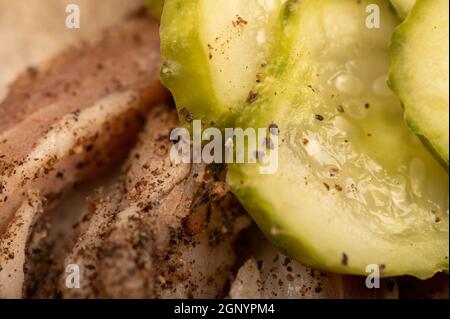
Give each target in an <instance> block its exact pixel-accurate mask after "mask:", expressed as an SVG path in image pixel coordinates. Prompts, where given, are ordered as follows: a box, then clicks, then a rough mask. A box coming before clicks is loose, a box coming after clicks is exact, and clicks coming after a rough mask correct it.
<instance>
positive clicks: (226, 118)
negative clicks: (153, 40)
mask: <svg viewBox="0 0 450 319" xmlns="http://www.w3.org/2000/svg"><path fill="white" fill-rule="evenodd" d="M283 2H285V0H214V1H211V0H166V2H165V6H164V11H163V16H162V20H161V32H160V34H161V51H162V56H163V58H164V65H163V67H162V70H161V79H162V82H163V83H164V84H165V85H166V86H167V87H168V88H169V89H170V91H171V92H172V94H173V97H174V99H175V102H176V105H177V107H178V110H179V111H180V110H182V112H181V113H182V114H180V115H181V116H180V118H181V120H186V117H187V122H189V121H190V120H191V119H192V118H195V119H200V120H202V121H203V122H204V124H205V125H206V126H215V127H219V128H225V127H232V126H233V125H234V122H235V119H236V117H237V115H238V114H239V112H240V110H241V108H242V106H243V103H242V102H243V101H245V99H246V98H247V96H248V93H249V91H250V89H251V88H252V87H253V86H254V84H255V82H256V81H259V80H260V79H259V77H258V74H257V70H258V68H259V66H260V65H261V64H262V63H264V61H265V59H266V56H265V48H266V46H267V44H268V43H269V42H270V41H271V38H270V30H271V28H270V25H271V24H272V21H275V20H276V18H277V16H278V13H279V10H280V8H281V3H283ZM186 114H189V116H186ZM185 122H186V121H185Z"/></svg>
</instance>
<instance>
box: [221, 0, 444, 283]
mask: <svg viewBox="0 0 450 319" xmlns="http://www.w3.org/2000/svg"><path fill="white" fill-rule="evenodd" d="M369 4H377V5H378V6H379V7H380V10H381V28H380V29H368V28H366V27H365V20H366V18H367V14H366V12H365V8H366V6H367V5H369ZM397 23H398V21H397V17H396V16H395V15H394V13H393V12H392V10H391V9H390V6H389V3H388V2H386V1H381V0H377V1H375V0H367V1H364V0H363V1H354V0H303V1H296V0H290V1H288V3H287V4H286V7H285V9H284V11H283V15H282V16H281V22H280V24H279V26H278V28H277V29H278V30H277V34H276V36H275V37H276V41H275V42H276V43H277V44H278V45H277V46H275V47H274V48H273V49H272V50H271V55H270V56H269V59H268V65H267V66H266V67H265V69H264V72H265V76H264V78H265V80H264V81H263V82H262V83H260V84H259V85H257V86H256V88H254V92H255V96H256V99H254V101H253V102H252V103H248V105H247V106H246V107H245V108H244V109H243V111H242V114H241V115H240V116H239V118H238V121H237V124H236V126H237V127H241V128H243V129H245V128H254V129H256V128H265V127H268V126H270V125H272V127H273V126H274V124H276V125H277V126H278V127H279V136H278V143H277V145H278V147H276V149H275V150H277V151H278V170H277V171H276V172H275V173H274V174H265V175H264V174H260V168H261V167H264V166H266V164H263V163H262V162H264V161H265V160H266V159H267V158H266V157H264V156H263V153H262V152H263V151H264V150H262V149H261V147H262V145H260V146H259V148H258V150H256V147H255V146H253V145H247V148H248V149H239V148H238V149H237V150H236V151H237V152H243V151H245V152H246V153H247V152H248V154H250V155H249V156H255V157H257V158H258V159H259V161H260V163H258V164H250V163H248V164H231V165H230V167H229V175H228V182H229V184H230V186H231V189H232V190H233V192H234V193H235V194H236V195H237V196H238V198H239V199H240V201H241V203H242V204H243V205H244V206H245V208H246V209H247V210H248V211H249V213H250V214H251V215H252V217H253V218H254V219H255V221H256V222H257V224H258V225H259V227H260V228H261V229H262V230H263V231H264V233H265V234H266V235H267V236H268V237H269V238H270V239H271V241H272V242H273V243H274V244H275V245H276V246H278V247H279V248H281V249H282V250H283V251H284V252H285V253H287V254H288V255H291V256H292V257H294V258H295V259H296V260H298V261H300V262H302V263H304V264H306V265H308V266H310V267H313V268H318V269H321V270H324V271H330V272H338V273H347V274H358V275H367V273H366V267H367V266H368V265H369V264H377V265H380V266H381V268H380V269H381V270H382V275H383V276H397V275H406V274H408V275H413V276H416V277H419V278H428V277H431V276H432V275H433V274H434V273H436V272H439V271H442V270H447V269H448V249H449V245H448V243H449V242H448V236H449V232H448V230H449V228H448V227H449V225H448V175H447V172H446V171H445V169H444V168H443V167H442V166H440V165H439V164H438V163H437V162H436V161H435V160H434V159H433V157H432V155H431V154H430V153H429V152H428V151H427V150H426V149H425V147H424V146H423V145H422V144H421V143H420V141H419V140H418V138H417V137H416V136H415V135H414V134H413V133H412V132H411V131H410V130H409V129H408V128H407V127H406V125H405V124H404V121H403V117H402V108H401V105H400V103H399V101H398V99H397V98H396V97H395V96H394V94H393V93H392V92H391V91H390V90H389V88H388V87H387V85H386V76H387V72H388V67H389V56H388V42H389V38H390V35H391V34H392V31H393V29H394V27H395V26H396V25H397ZM272 137H273V136H272ZM274 141H276V140H275V139H274ZM264 144H266V145H267V141H265V143H264ZM274 144H275V142H274ZM277 145H275V146H277ZM275 150H274V151H275ZM270 152H272V151H270ZM252 154H254V155H252ZM271 154H272V153H270V155H271ZM256 155H257V156H256Z"/></svg>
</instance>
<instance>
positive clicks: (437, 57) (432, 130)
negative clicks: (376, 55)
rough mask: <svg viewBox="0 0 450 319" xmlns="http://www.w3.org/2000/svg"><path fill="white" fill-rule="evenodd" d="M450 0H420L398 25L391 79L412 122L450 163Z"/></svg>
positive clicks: (444, 159) (415, 129) (419, 133)
mask: <svg viewBox="0 0 450 319" xmlns="http://www.w3.org/2000/svg"><path fill="white" fill-rule="evenodd" d="M448 10H449V2H448V0H433V1H427V0H418V1H417V4H416V5H415V6H414V8H413V10H412V11H411V13H410V15H409V16H408V18H407V19H406V20H405V21H404V22H403V23H402V24H401V25H400V26H399V27H398V28H397V29H396V30H395V32H394V35H393V36H392V42H391V47H390V52H391V58H392V66H391V69H390V77H389V83H390V86H391V87H392V89H393V90H394V91H395V92H396V93H397V95H398V96H399V98H400V100H401V101H402V103H403V106H404V108H405V119H406V121H407V123H408V125H409V127H410V128H411V129H412V130H413V131H414V132H415V133H416V134H418V135H419V136H420V137H421V138H422V139H423V140H424V142H425V144H426V145H428V146H430V147H431V148H432V150H434V152H435V153H436V154H437V155H439V156H440V158H441V159H442V161H443V162H444V163H445V166H447V165H448V153H449V101H448V97H449V92H448V87H449V80H448V72H449V68H448V60H449V58H448V57H449V49H448V46H449V43H448V37H449V34H448V28H449V25H448V16H449V13H448Z"/></svg>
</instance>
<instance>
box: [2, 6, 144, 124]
mask: <svg viewBox="0 0 450 319" xmlns="http://www.w3.org/2000/svg"><path fill="white" fill-rule="evenodd" d="M70 3H73V4H78V5H79V7H80V21H81V22H80V29H67V28H66V26H65V21H66V17H67V15H68V14H67V13H66V12H65V8H66V6H67V4H70ZM142 5H143V0H0V101H1V100H2V99H3V98H4V96H5V94H6V93H7V87H8V85H9V84H10V83H11V82H12V81H13V80H14V79H15V77H16V76H17V75H18V73H20V72H21V71H23V70H24V69H25V68H26V67H27V66H29V65H36V64H39V63H40V62H43V61H45V60H47V59H49V58H50V57H52V56H53V55H55V54H57V53H58V52H59V51H60V50H62V49H64V48H65V47H67V46H68V45H70V44H73V43H76V42H77V41H78V40H79V39H81V38H84V37H87V36H89V35H91V34H93V33H96V32H98V31H99V30H100V29H102V28H103V27H106V26H109V25H112V24H114V23H116V22H117V21H119V20H120V19H122V18H123V17H124V16H126V15H128V14H130V13H132V12H133V11H135V10H137V9H138V8H139V7H140V6H142ZM0 116H1V110H0Z"/></svg>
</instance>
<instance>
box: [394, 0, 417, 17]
mask: <svg viewBox="0 0 450 319" xmlns="http://www.w3.org/2000/svg"><path fill="white" fill-rule="evenodd" d="M391 3H392V5H393V6H394V9H395V11H396V12H397V14H398V16H399V17H400V18H401V19H404V18H406V16H407V15H408V13H409V12H410V11H411V9H412V7H414V4H415V3H416V0H391Z"/></svg>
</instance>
